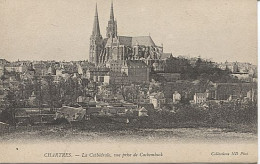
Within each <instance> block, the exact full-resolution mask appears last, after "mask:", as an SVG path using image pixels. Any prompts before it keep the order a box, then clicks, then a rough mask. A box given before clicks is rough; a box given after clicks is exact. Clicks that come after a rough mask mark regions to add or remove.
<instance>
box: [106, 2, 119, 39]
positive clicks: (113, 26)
mask: <svg viewBox="0 0 260 164" xmlns="http://www.w3.org/2000/svg"><path fill="white" fill-rule="evenodd" d="M106 36H107V37H108V38H110V37H112V38H114V37H116V36H117V22H116V21H115V18H114V9H113V1H111V9H110V19H109V21H108V26H107V35H106Z"/></svg>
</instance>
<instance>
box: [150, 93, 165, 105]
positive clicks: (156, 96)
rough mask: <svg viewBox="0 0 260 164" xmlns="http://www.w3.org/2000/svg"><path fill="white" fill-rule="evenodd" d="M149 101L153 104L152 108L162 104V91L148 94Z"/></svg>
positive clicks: (163, 99) (163, 100)
mask: <svg viewBox="0 0 260 164" xmlns="http://www.w3.org/2000/svg"><path fill="white" fill-rule="evenodd" d="M149 99H150V103H152V104H153V106H154V108H155V109H157V108H160V107H161V106H162V104H165V101H166V99H165V97H164V94H163V93H162V92H158V93H152V94H150V95H149Z"/></svg>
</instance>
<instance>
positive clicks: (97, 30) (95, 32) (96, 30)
mask: <svg viewBox="0 0 260 164" xmlns="http://www.w3.org/2000/svg"><path fill="white" fill-rule="evenodd" d="M92 35H95V36H99V35H100V28H99V20H98V10H97V4H96V12H95V17H94V24H93V31H92Z"/></svg>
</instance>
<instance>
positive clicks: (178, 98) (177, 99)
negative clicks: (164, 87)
mask: <svg viewBox="0 0 260 164" xmlns="http://www.w3.org/2000/svg"><path fill="white" fill-rule="evenodd" d="M180 101H181V94H179V92H178V91H175V92H174V94H173V95H172V102H173V103H174V104H178V103H179V102H180Z"/></svg>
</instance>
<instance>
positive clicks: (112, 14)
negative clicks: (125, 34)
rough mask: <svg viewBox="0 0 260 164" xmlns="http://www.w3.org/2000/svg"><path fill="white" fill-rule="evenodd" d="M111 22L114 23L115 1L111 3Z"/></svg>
mask: <svg viewBox="0 0 260 164" xmlns="http://www.w3.org/2000/svg"><path fill="white" fill-rule="evenodd" d="M110 20H113V21H114V10H113V1H111V9H110Z"/></svg>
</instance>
